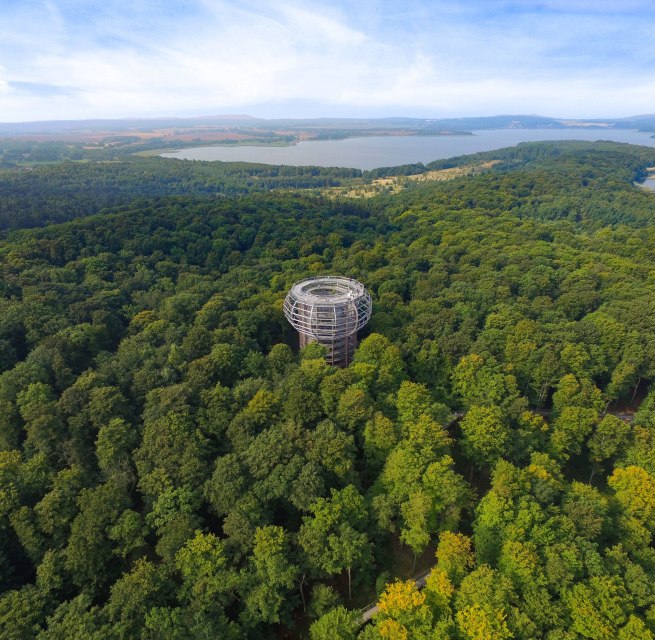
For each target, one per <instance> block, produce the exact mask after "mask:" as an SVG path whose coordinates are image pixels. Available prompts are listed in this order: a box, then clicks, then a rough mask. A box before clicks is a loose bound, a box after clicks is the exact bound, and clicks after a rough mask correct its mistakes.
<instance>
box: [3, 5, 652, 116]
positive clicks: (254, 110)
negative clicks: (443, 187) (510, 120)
mask: <svg viewBox="0 0 655 640" xmlns="http://www.w3.org/2000/svg"><path fill="white" fill-rule="evenodd" d="M653 112H655V10H654V8H653V3H652V0H616V1H612V2H609V1H606V0H595V1H592V0H543V1H538V0H537V1H534V2H531V1H528V0H513V1H512V0H466V1H464V0H461V1H460V2H455V1H452V0H403V1H401V0H395V1H390V0H358V1H356V2H352V1H350V2H345V1H344V2H341V1H339V0H336V1H332V2H321V1H320V0H316V1H312V2H308V1H305V2H301V1H295V0H276V1H275V2H272V1H270V0H269V1H267V2H263V1H258V0H242V1H229V0H185V1H184V2H181V1H179V2H174V1H170V0H159V1H155V0H129V1H126V0H103V1H98V0H1V2H0V121H4V122H8V121H25V120H50V119H77V118H106V117H129V116H157V115H208V114H221V113H248V114H251V115H255V116H262V117H284V116H288V117H316V116H323V115H324V116H370V117H375V116H388V115H396V116H403V115H405V116H422V117H449V116H467V115H495V114H503V113H505V114H506V113H525V114H528V113H531V114H540V115H553V116H561V117H571V118H574V117H603V116H607V117H610V116H611V117H619V116H627V115H633V114H641V113H653Z"/></svg>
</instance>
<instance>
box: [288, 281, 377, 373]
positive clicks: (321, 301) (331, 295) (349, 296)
mask: <svg viewBox="0 0 655 640" xmlns="http://www.w3.org/2000/svg"><path fill="white" fill-rule="evenodd" d="M371 307H372V303H371V296H370V294H369V292H368V291H366V289H365V288H364V285H363V284H362V283H361V282H357V280H352V279H351V278H342V277H339V276H317V277H315V278H307V279H306V280H301V281H300V282H296V284H294V285H293V287H291V290H290V291H289V293H288V294H287V297H286V299H285V300H284V315H285V316H286V318H287V320H288V321H289V322H290V323H291V324H292V325H293V327H294V329H296V331H298V333H299V334H300V346H301V347H304V346H306V345H308V344H309V343H310V342H318V343H319V344H322V345H323V346H325V347H327V351H328V353H327V361H328V362H329V363H330V364H332V365H335V366H337V367H347V366H348V365H349V364H350V362H351V361H352V357H353V353H354V352H355V347H356V346H357V331H359V329H361V328H362V327H363V326H364V325H365V324H366V323H367V322H368V321H369V319H370V317H371Z"/></svg>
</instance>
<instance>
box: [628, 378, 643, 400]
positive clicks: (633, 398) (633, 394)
mask: <svg viewBox="0 0 655 640" xmlns="http://www.w3.org/2000/svg"><path fill="white" fill-rule="evenodd" d="M640 384H641V378H637V384H636V385H635V390H634V391H633V392H632V399H631V400H630V404H632V403H633V402H634V401H635V396H636V395H637V389H639V385H640Z"/></svg>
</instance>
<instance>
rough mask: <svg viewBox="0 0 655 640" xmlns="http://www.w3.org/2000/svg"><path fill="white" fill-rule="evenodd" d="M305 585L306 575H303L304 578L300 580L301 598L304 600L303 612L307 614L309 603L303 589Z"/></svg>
mask: <svg viewBox="0 0 655 640" xmlns="http://www.w3.org/2000/svg"><path fill="white" fill-rule="evenodd" d="M304 584H305V574H304V573H303V574H302V578H301V579H300V598H301V599H302V610H303V611H304V612H305V613H307V603H306V602H305V591H304V589H303V585H304Z"/></svg>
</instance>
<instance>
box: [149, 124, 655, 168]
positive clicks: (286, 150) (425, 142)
mask: <svg viewBox="0 0 655 640" xmlns="http://www.w3.org/2000/svg"><path fill="white" fill-rule="evenodd" d="M652 135H653V134H652V133H645V132H641V131H633V130H626V129H603V130H599V129H489V130H484V131H475V132H474V135H464V136H454V135H449V136H370V137H360V138H346V139H344V140H308V141H304V142H299V143H298V144H295V145H291V146H288V147H272V146H271V147H268V146H254V145H253V146H249V145H239V146H228V145H220V146H203V147H190V148H187V149H180V150H178V151H172V152H168V153H162V154H161V156H162V157H164V158H177V159H180V160H210V161H211V160H221V161H223V162H236V161H239V162H259V163H263V164H278V165H279V164H284V165H293V166H318V167H352V168H355V169H375V168H376V167H392V166H398V165H402V164H414V163H417V162H422V163H423V164H427V163H428V162H432V161H433V160H441V159H443V158H452V157H453V156H461V155H466V154H469V153H477V152H480V151H492V150H494V149H502V148H503V147H512V146H514V145H517V144H519V143H520V142H539V141H547V140H586V141H595V140H611V141H613V142H627V143H630V144H639V145H644V146H648V147H655V138H652V137H651V136H652Z"/></svg>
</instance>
